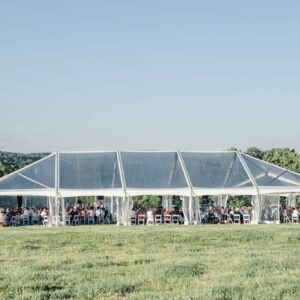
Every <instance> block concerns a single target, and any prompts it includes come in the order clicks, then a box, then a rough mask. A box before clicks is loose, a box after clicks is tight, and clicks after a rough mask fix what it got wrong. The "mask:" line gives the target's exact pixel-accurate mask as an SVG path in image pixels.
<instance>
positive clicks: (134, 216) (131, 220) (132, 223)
mask: <svg viewBox="0 0 300 300" xmlns="http://www.w3.org/2000/svg"><path fill="white" fill-rule="evenodd" d="M130 222H131V225H136V215H132V216H131V217H130Z"/></svg>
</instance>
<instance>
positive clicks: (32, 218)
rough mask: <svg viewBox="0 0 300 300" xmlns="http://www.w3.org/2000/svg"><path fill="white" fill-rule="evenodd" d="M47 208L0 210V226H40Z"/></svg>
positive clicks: (47, 212) (45, 215)
mask: <svg viewBox="0 0 300 300" xmlns="http://www.w3.org/2000/svg"><path fill="white" fill-rule="evenodd" d="M48 214H49V210H48V208H34V207H32V208H29V207H24V208H7V209H6V210H5V209H2V208H0V226H9V225H12V224H13V225H31V224H42V223H43V221H44V217H47V216H48Z"/></svg>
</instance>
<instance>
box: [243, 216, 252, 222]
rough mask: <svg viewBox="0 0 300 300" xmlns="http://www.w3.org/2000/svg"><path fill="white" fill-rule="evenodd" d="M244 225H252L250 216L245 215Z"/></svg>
mask: <svg viewBox="0 0 300 300" xmlns="http://www.w3.org/2000/svg"><path fill="white" fill-rule="evenodd" d="M244 224H251V217H250V215H249V214H244Z"/></svg>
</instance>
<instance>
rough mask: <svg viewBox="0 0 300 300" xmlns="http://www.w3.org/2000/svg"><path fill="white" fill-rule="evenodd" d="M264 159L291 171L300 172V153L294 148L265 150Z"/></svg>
mask: <svg viewBox="0 0 300 300" xmlns="http://www.w3.org/2000/svg"><path fill="white" fill-rule="evenodd" d="M263 160H265V161H267V162H269V163H272V164H275V165H277V166H279V167H282V168H286V169H289V170H291V171H295V172H300V155H299V154H298V153H296V151H295V150H294V149H290V148H275V149H272V150H268V151H266V152H265V155H264V157H263Z"/></svg>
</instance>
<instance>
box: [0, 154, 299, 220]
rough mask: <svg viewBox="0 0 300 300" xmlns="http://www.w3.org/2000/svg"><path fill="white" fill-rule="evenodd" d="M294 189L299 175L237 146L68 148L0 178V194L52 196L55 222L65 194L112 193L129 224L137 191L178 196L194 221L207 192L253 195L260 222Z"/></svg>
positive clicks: (293, 192) (297, 185)
mask: <svg viewBox="0 0 300 300" xmlns="http://www.w3.org/2000/svg"><path fill="white" fill-rule="evenodd" d="M296 194H300V174H298V173H295V172H291V171H289V170H286V169H283V168H280V167H278V166H275V165H272V164H270V163H267V162H264V161H262V160H259V159H256V158H253V157H251V156H249V155H247V154H244V153H241V152H237V151H213V152H207V151H206V152H204V151H201V152H200V151H183V152H181V151H102V152H100V151H85V152H65V151H64V152H56V153H53V154H51V155H49V156H47V157H45V158H43V159H41V160H39V161H37V162H35V163H33V164H30V165H28V166H26V167H24V168H22V169H20V170H17V171H15V172H13V173H11V174H9V175H7V176H4V177H2V178H0V195H8V196H13V195H22V196H28V195H31V196H46V197H49V208H50V220H52V219H53V220H56V221H55V222H54V223H53V224H52V221H50V224H51V225H54V224H58V223H59V221H57V220H58V219H59V215H62V216H63V215H64V214H62V211H64V198H66V197H77V196H98V195H101V196H108V197H114V198H115V199H116V203H117V211H118V223H119V224H125V225H126V224H128V223H129V217H130V210H131V205H132V202H131V198H132V197H133V196H138V195H160V196H168V195H178V196H180V197H181V199H182V201H183V210H184V214H185V217H186V218H185V219H186V221H187V223H189V224H192V223H197V221H198V216H197V210H198V204H199V201H198V199H199V197H201V196H203V195H216V196H219V197H220V199H221V202H222V201H223V203H224V199H223V198H222V197H223V196H226V195H249V196H252V202H253V203H252V204H253V210H254V216H253V220H254V222H256V223H258V222H260V221H261V219H262V217H261V215H262V212H263V211H264V209H267V208H269V207H272V205H276V203H277V204H278V203H279V196H280V195H289V196H291V195H296ZM222 199H223V200H222ZM266 203H267V207H264V205H265V204H266ZM278 206H279V205H278Z"/></svg>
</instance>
